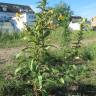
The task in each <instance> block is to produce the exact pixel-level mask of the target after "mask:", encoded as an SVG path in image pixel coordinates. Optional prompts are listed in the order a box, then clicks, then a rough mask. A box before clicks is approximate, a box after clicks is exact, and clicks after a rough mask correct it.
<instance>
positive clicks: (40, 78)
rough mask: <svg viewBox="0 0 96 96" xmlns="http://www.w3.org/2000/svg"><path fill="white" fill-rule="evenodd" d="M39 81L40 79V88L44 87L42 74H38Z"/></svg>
mask: <svg viewBox="0 0 96 96" xmlns="http://www.w3.org/2000/svg"><path fill="white" fill-rule="evenodd" d="M38 81H39V87H40V89H42V76H41V75H39V76H38Z"/></svg>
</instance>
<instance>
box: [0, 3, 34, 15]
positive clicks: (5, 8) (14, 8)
mask: <svg viewBox="0 0 96 96" xmlns="http://www.w3.org/2000/svg"><path fill="white" fill-rule="evenodd" d="M0 12H12V13H16V12H20V13H23V12H27V13H34V11H33V10H32V9H31V7H30V6H26V5H19V4H10V3H2V2H0Z"/></svg>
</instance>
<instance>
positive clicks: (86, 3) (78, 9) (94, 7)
mask: <svg viewBox="0 0 96 96" xmlns="http://www.w3.org/2000/svg"><path fill="white" fill-rule="evenodd" d="M39 1H40V0H0V2H4V3H12V4H22V5H29V6H31V7H32V9H33V10H34V11H38V10H37V9H36V6H37V4H38V2H39ZM61 1H63V2H65V3H67V4H68V5H69V6H70V7H71V10H72V11H73V12H74V15H77V16H82V17H85V18H89V19H91V18H92V17H94V16H96V0H48V5H49V6H55V5H56V4H58V3H60V2H61Z"/></svg>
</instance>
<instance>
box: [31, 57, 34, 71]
mask: <svg viewBox="0 0 96 96" xmlns="http://www.w3.org/2000/svg"><path fill="white" fill-rule="evenodd" d="M33 64H34V60H33V59H32V60H31V64H30V70H31V71H32V70H33Z"/></svg>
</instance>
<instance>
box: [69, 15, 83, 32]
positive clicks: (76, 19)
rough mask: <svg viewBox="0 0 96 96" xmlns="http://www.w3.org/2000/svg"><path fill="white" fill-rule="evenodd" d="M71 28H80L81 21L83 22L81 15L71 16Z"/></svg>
mask: <svg viewBox="0 0 96 96" xmlns="http://www.w3.org/2000/svg"><path fill="white" fill-rule="evenodd" d="M70 21H71V22H70V24H69V28H70V29H71V30H73V31H75V30H80V26H81V22H82V17H80V16H71V20H70Z"/></svg>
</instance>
